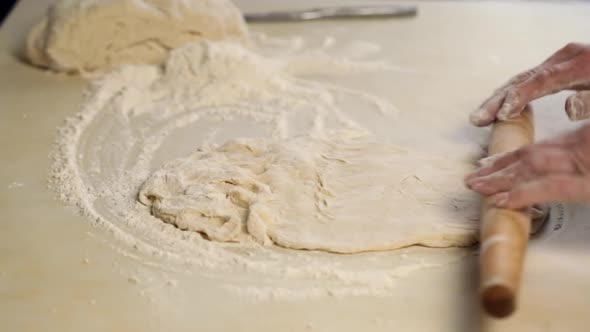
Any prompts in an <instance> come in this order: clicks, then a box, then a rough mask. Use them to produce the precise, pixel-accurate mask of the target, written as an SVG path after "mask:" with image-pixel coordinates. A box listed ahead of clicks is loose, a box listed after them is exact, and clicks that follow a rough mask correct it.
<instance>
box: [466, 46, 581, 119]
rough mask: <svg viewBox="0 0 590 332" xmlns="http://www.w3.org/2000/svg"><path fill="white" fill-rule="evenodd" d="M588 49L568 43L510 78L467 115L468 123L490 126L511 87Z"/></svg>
mask: <svg viewBox="0 0 590 332" xmlns="http://www.w3.org/2000/svg"><path fill="white" fill-rule="evenodd" d="M588 48H589V46H588V45H584V44H580V43H569V44H567V45H565V46H564V47H562V48H561V49H560V50H558V51H557V52H555V53H554V54H553V55H552V56H550V57H549V58H547V59H546V60H545V61H544V62H543V63H542V64H540V65H538V66H536V67H534V68H532V69H529V70H527V71H524V72H522V73H520V74H518V75H516V76H514V77H512V78H511V79H510V80H508V82H506V83H505V84H503V85H502V86H501V87H499V88H498V89H497V90H496V91H495V92H494V94H493V95H492V96H491V97H490V98H488V99H487V100H486V101H485V102H484V103H483V104H482V105H481V106H480V107H479V108H478V109H477V110H475V111H474V112H472V113H471V114H470V115H469V121H470V122H471V123H472V124H473V125H475V126H478V127H482V126H487V125H490V124H491V123H492V122H494V120H495V119H496V115H497V114H498V111H499V110H500V108H501V106H502V104H503V103H504V100H505V99H506V94H507V93H508V91H509V90H511V88H512V87H513V86H515V85H519V84H521V83H523V82H525V81H527V80H528V79H530V78H531V77H534V76H535V75H537V74H538V73H539V72H541V71H542V70H543V68H547V67H552V66H554V65H557V64H559V63H561V62H565V61H568V60H571V59H573V58H575V57H576V56H578V55H580V54H581V53H583V52H585V51H587V50H588Z"/></svg>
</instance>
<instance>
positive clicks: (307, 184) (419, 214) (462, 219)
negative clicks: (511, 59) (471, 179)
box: [139, 132, 479, 253]
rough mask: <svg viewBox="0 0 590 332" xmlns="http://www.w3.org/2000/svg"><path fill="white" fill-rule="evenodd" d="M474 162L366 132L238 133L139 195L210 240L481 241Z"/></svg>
mask: <svg viewBox="0 0 590 332" xmlns="http://www.w3.org/2000/svg"><path fill="white" fill-rule="evenodd" d="M471 168H472V166H471V165H470V164H469V163H466V162H462V161H459V160H451V159H447V158H445V157H441V156H438V157H437V156H431V155H428V154H423V153H418V152H414V151H408V150H406V149H404V148H401V147H398V146H395V145H391V144H385V143H381V142H379V141H377V140H375V139H372V138H370V137H363V136H360V137H359V136H352V135H348V134H347V132H338V133H336V134H334V135H330V136H328V137H325V138H311V137H298V138H292V139H287V140H282V141H274V142H273V141H266V140H263V139H250V140H239V141H233V142H229V143H226V144H225V145H223V146H221V147H219V148H215V149H212V150H209V149H208V150H200V151H197V152H195V153H194V154H193V155H191V156H189V157H186V158H181V159H177V160H174V161H171V162H169V163H168V164H166V165H164V166H163V167H162V168H161V169H160V170H158V171H156V172H155V173H154V174H153V175H152V176H151V177H150V178H149V179H148V180H147V181H146V182H145V183H144V185H143V187H142V188H141V190H140V192H139V200H140V202H142V203H143V204H145V205H148V206H150V207H151V211H152V214H153V215H154V216H156V217H158V218H160V219H162V220H163V221H165V222H168V223H171V224H174V225H176V226H177V227H178V228H180V229H183V230H189V231H195V232H200V233H202V234H204V235H205V236H206V237H207V238H209V239H211V240H214V241H223V242H241V241H244V240H246V239H248V237H251V238H253V239H255V240H256V241H258V242H260V243H262V244H267V245H268V244H275V245H278V246H282V247H285V248H292V249H308V250H323V251H329V252H337V253H355V252H362V251H373V250H389V249H396V248H401V247H405V246H410V245H414V244H421V245H425V246H431V247H448V246H467V245H470V244H473V243H474V242H475V241H476V236H477V229H478V219H479V218H478V215H479V197H478V195H476V194H474V193H472V192H470V191H469V190H467V189H466V188H465V187H464V186H463V181H462V179H463V175H464V174H465V173H466V172H467V171H469V170H470V169H471Z"/></svg>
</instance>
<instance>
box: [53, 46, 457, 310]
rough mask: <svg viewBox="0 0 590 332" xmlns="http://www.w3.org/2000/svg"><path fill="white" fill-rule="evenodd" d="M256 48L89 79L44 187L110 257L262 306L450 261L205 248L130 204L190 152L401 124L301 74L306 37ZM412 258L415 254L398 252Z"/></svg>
mask: <svg viewBox="0 0 590 332" xmlns="http://www.w3.org/2000/svg"><path fill="white" fill-rule="evenodd" d="M258 43H259V44H258V45H256V47H255V49H257V51H252V50H249V49H247V48H245V47H243V46H240V45H238V44H235V43H229V42H208V41H203V42H200V43H197V44H191V45H187V46H186V47H183V48H180V49H177V50H175V51H173V52H171V54H170V55H169V57H168V58H167V59H166V60H165V61H164V64H163V65H134V66H126V67H122V68H120V69H118V70H116V71H115V72H113V73H111V74H109V75H106V76H104V77H102V78H101V79H99V80H96V81H94V82H92V84H91V86H90V87H89V89H88V91H87V93H86V98H85V102H84V104H83V105H82V108H81V110H80V112H78V113H77V114H76V115H74V116H73V117H71V118H69V119H68V120H67V122H66V124H65V125H64V126H63V127H62V128H61V129H60V130H59V133H58V139H57V143H56V150H55V153H54V159H55V162H54V165H53V168H52V171H51V179H50V180H51V185H52V187H53V188H54V189H55V191H56V192H57V193H58V196H59V197H60V199H62V200H63V201H65V202H68V203H70V204H72V205H76V206H77V207H78V208H79V210H80V211H81V213H82V214H83V215H85V216H86V217H87V218H88V219H89V220H91V221H92V222H94V223H95V224H96V225H98V226H100V227H102V228H104V229H107V230H108V231H110V232H111V233H112V234H113V235H114V236H115V237H116V238H118V239H119V240H120V243H123V244H125V245H124V246H120V248H119V249H120V250H121V252H122V253H123V254H125V255H127V256H130V257H133V258H136V259H138V260H141V261H142V262H143V263H144V264H149V265H154V266H157V267H159V268H161V269H163V270H167V271H171V272H174V273H199V274H201V275H203V276H206V277H207V276H209V277H211V278H214V279H223V280H224V281H225V283H224V284H226V287H228V288H231V289H235V288H239V289H250V290H251V291H250V293H253V294H259V296H254V297H260V298H265V295H264V294H266V293H267V291H266V290H268V289H277V290H278V289H286V290H282V291H276V292H275V293H276V294H275V296H277V297H282V298H286V299H290V298H301V297H303V298H309V297H317V296H326V294H328V295H329V294H333V295H335V296H345V295H359V294H363V295H371V294H388V293H389V292H391V290H392V289H394V288H395V285H396V283H395V282H394V280H395V279H398V278H403V277H404V275H400V273H399V271H400V269H402V270H404V269H407V270H408V271H409V270H412V269H413V268H416V269H420V268H425V267H427V266H431V264H432V263H431V262H429V261H428V260H436V261H437V262H449V261H453V260H456V259H457V257H458V256H457V253H461V252H462V251H460V250H459V249H448V250H440V251H436V252H432V251H428V250H426V249H425V248H409V249H402V250H401V251H399V252H395V253H391V252H383V253H371V254H358V255H348V256H339V257H338V259H335V258H334V256H332V255H331V254H327V253H319V252H301V253H293V252H291V251H289V250H285V249H280V248H263V247H261V246H260V245H259V244H258V243H256V242H255V241H251V242H247V241H245V242H243V243H239V244H236V243H213V242H211V241H209V240H206V239H204V238H203V237H202V236H201V235H200V234H198V233H194V232H185V231H181V230H179V229H178V228H176V227H174V226H173V225H170V224H166V223H163V222H162V221H161V220H160V219H157V218H155V217H153V216H152V215H151V213H150V210H149V208H147V207H145V206H143V205H142V204H139V203H137V202H136V198H137V193H138V190H139V188H140V186H141V184H142V183H143V182H144V181H145V180H146V179H147V178H148V176H149V175H150V174H151V173H153V172H154V171H155V170H156V169H158V168H159V167H161V165H162V164H163V163H165V162H167V161H169V160H172V159H175V158H178V157H181V156H185V155H188V154H190V153H191V152H193V151H194V150H195V149H196V148H197V147H198V146H207V145H208V144H209V145H211V146H214V145H216V144H220V143H222V142H225V141H227V140H230V139H235V138H272V139H282V138H289V137H294V136H299V135H311V134H322V133H324V132H326V131H328V130H332V129H346V130H354V131H357V132H361V133H370V132H371V131H372V129H371V125H370V124H371V123H379V122H391V121H393V120H395V119H396V118H397V117H398V116H399V111H398V110H397V109H396V108H395V107H394V106H393V105H392V104H391V102H389V101H388V100H386V99H383V98H380V97H377V96H373V95H370V94H367V93H365V92H361V91H355V90H351V89H345V88H342V87H339V86H335V85H330V84H327V83H325V82H321V81H317V80H310V79H304V78H302V77H303V76H308V75H311V76H313V74H314V73H317V67H316V66H313V65H310V66H309V71H308V72H306V70H305V68H306V66H303V65H297V66H294V63H297V62H298V61H299V63H300V64H301V63H305V62H309V61H310V60H309V59H311V58H310V57H312V55H310V54H313V53H314V52H315V53H317V54H323V55H322V56H321V57H320V58H321V59H319V60H318V61H324V62H325V61H329V59H330V56H329V55H328V54H329V53H322V52H324V51H323V50H322V49H321V48H319V49H316V50H315V51H314V50H313V49H311V50H308V51H305V52H303V53H305V54H303V55H302V54H300V53H301V52H300V50H301V49H303V48H307V49H309V47H303V46H300V45H306V43H307V41H306V40H305V39H297V38H294V39H292V40H291V41H289V40H287V41H284V43H283V42H280V41H278V40H277V39H271V42H267V43H265V42H258ZM272 43H275V44H277V43H278V44H281V43H283V45H290V46H289V47H273V45H272ZM329 44H330V47H334V45H336V44H338V42H337V41H331V42H330V43H329ZM363 47H365V48H366V45H365V46H363ZM277 48H278V49H277ZM369 53H370V52H369ZM334 58H335V59H336V60H335V61H334V62H333V63H332V64H331V68H332V69H335V68H341V70H340V71H339V73H340V75H343V74H342V73H346V72H363V71H369V73H370V71H371V70H375V69H377V68H380V67H379V66H378V65H376V64H375V63H376V62H373V61H371V62H370V63H371V65H367V63H366V62H363V60H362V59H346V61H341V60H340V59H343V58H345V56H344V55H343V54H335V56H334ZM302 59H304V61H303V60H302ZM295 67H296V68H297V70H293V69H292V68H295ZM332 69H331V70H332ZM379 70H391V69H390V68H387V67H384V68H380V69H379ZM349 104H354V105H355V107H358V105H360V106H361V107H362V110H361V111H362V116H361V117H353V116H351V112H353V111H354V110H350V108H347V106H348V105H349ZM369 120H370V121H369ZM416 251H418V252H420V253H422V256H421V257H422V258H420V259H418V258H417V256H418V255H408V253H410V252H412V253H413V252H416ZM400 255H405V256H403V257H404V258H403V259H402V256H400ZM424 257H426V258H424ZM424 259H426V260H427V261H426V262H424ZM310 284H313V285H314V286H313V288H312V287H309V285H310ZM292 287H295V288H292ZM319 288H321V291H318V290H314V289H319ZM256 289H259V290H260V291H259V292H256Z"/></svg>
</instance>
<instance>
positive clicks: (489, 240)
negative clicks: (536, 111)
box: [479, 107, 534, 318]
mask: <svg viewBox="0 0 590 332" xmlns="http://www.w3.org/2000/svg"><path fill="white" fill-rule="evenodd" d="M533 140H534V126H533V115H532V112H531V110H530V109H529V108H528V107H527V109H526V110H525V111H524V112H523V113H522V115H521V116H520V117H519V118H516V119H513V120H509V121H499V122H496V123H495V124H494V126H493V128H492V134H491V137H490V143H489V148H488V150H489V155H494V154H498V153H504V152H511V151H514V150H516V149H518V148H521V147H523V146H526V145H529V144H531V143H532V142H533ZM530 227H531V216H530V213H529V211H528V209H527V210H522V211H513V210H506V209H499V208H496V207H494V202H493V200H492V198H490V197H487V198H484V200H483V204H482V221H481V229H480V243H481V246H480V256H479V266H480V267H479V269H480V287H481V290H480V297H481V302H482V306H483V308H484V309H485V310H486V312H488V313H489V314H490V315H492V316H494V317H498V318H501V317H507V316H509V315H510V314H511V313H512V312H513V311H514V310H515V309H516V299H517V294H518V289H519V285H520V279H521V274H522V268H523V264H524V256H525V250H526V245H527V242H528V238H529V233H530Z"/></svg>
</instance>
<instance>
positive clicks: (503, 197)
mask: <svg viewBox="0 0 590 332" xmlns="http://www.w3.org/2000/svg"><path fill="white" fill-rule="evenodd" d="M507 203H508V193H501V194H498V195H496V199H495V205H496V206H497V207H506V205H507Z"/></svg>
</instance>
